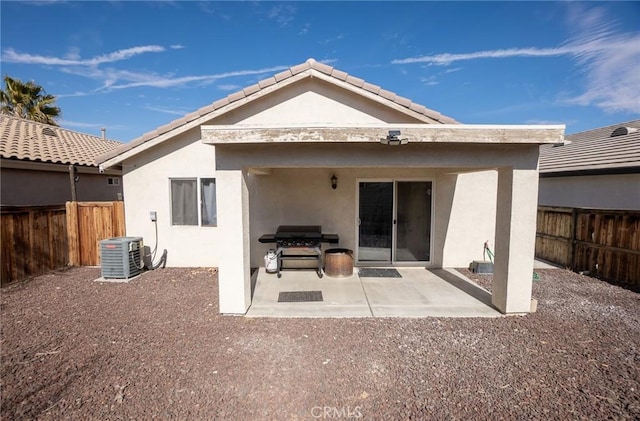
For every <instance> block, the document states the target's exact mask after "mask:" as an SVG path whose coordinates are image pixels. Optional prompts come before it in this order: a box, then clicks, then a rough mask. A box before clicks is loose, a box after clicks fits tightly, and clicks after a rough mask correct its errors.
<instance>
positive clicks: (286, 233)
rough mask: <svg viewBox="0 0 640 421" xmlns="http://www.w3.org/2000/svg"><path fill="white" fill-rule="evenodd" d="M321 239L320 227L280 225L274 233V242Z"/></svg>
mask: <svg viewBox="0 0 640 421" xmlns="http://www.w3.org/2000/svg"><path fill="white" fill-rule="evenodd" d="M321 238H322V227H321V226H320V225H280V226H279V227H278V230H277V231H276V235H275V239H276V240H285V239H309V240H319V239H321Z"/></svg>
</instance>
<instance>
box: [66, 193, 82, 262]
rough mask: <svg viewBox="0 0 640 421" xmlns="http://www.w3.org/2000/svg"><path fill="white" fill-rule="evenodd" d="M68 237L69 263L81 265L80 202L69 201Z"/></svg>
mask: <svg viewBox="0 0 640 421" xmlns="http://www.w3.org/2000/svg"><path fill="white" fill-rule="evenodd" d="M66 206H67V237H68V241H69V264H70V265H71V266H79V265H80V237H79V235H78V230H79V227H78V202H67V205H66Z"/></svg>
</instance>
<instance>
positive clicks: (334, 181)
mask: <svg viewBox="0 0 640 421" xmlns="http://www.w3.org/2000/svg"><path fill="white" fill-rule="evenodd" d="M331 188H332V189H334V190H335V189H336V188H338V177H336V175H335V174H333V175H332V176H331Z"/></svg>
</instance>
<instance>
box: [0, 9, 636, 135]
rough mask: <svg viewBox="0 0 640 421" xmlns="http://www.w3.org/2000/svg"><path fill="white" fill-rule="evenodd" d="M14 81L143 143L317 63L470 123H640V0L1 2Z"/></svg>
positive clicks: (7, 67) (71, 124) (85, 128)
mask: <svg viewBox="0 0 640 421" xmlns="http://www.w3.org/2000/svg"><path fill="white" fill-rule="evenodd" d="M0 8H1V9H0V13H1V27H2V28H1V36H2V38H1V40H0V41H1V43H0V46H1V66H2V69H1V70H2V75H3V76H4V75H9V76H11V77H13V78H18V79H21V80H23V81H25V82H26V81H28V80H33V81H35V82H36V83H37V84H39V85H41V86H43V87H44V88H45V90H46V91H47V93H50V94H52V95H55V96H56V97H57V98H58V101H57V104H58V105H59V106H60V107H61V108H62V112H63V116H62V117H63V118H62V119H61V120H60V125H61V126H62V127H65V128H68V129H71V130H76V131H79V132H83V133H89V134H95V135H100V128H101V127H106V128H107V136H108V137H109V138H111V139H115V140H119V141H122V142H129V141H131V140H133V139H135V138H137V137H139V136H141V135H143V134H144V133H146V132H149V131H152V130H154V129H155V128H157V127H159V126H162V125H164V124H167V123H169V122H171V121H173V120H175V119H177V118H180V117H181V116H183V115H185V114H188V113H190V112H192V111H195V110H197V109H198V108H201V107H203V106H205V105H208V104H210V103H211V102H214V101H215V100H217V99H220V98H222V97H224V96H226V95H228V94H230V93H232V92H234V91H236V90H239V89H241V88H243V87H245V86H248V85H252V84H254V83H256V82H258V81H260V80H262V79H265V78H266V77H269V76H271V75H273V74H275V73H277V72H280V71H281V70H283V69H285V68H287V67H290V66H293V65H296V64H299V63H302V62H304V61H306V60H307V59H308V58H310V57H312V58H315V59H316V60H318V61H322V62H324V63H327V64H329V65H331V66H333V67H336V68H338V69H340V70H343V71H345V72H347V73H349V74H351V75H354V76H357V77H359V78H362V79H364V80H366V81H367V82H370V83H373V84H376V85H379V86H381V87H382V88H384V89H387V90H390V91H393V92H395V93H397V94H398V95H401V96H404V97H407V98H409V99H411V100H412V101H414V102H417V103H419V104H422V105H424V106H426V107H428V108H431V109H434V110H437V111H439V112H441V113H442V114H445V115H448V116H450V117H453V118H455V119H456V120H458V121H460V122H462V123H468V124H566V126H567V133H575V132H579V131H583V130H588V129H592V128H597V127H602V126H606V125H611V124H616V123H620V122H624V121H628V120H632V119H636V118H640V2H603V3H600V2H338V1H335V2H183V1H173V2H128V1H120V2H118V1H109V2H73V1H68V2H66V1H33V2H25V1H21V2H11V1H2V2H1V3H0Z"/></svg>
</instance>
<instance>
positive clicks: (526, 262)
mask: <svg viewBox="0 0 640 421" xmlns="http://www.w3.org/2000/svg"><path fill="white" fill-rule="evenodd" d="M537 200H538V171H537V169H533V170H532V169H524V170H520V169H511V168H500V169H499V170H498V194H497V208H496V246H495V265H494V275H493V294H492V297H491V302H492V304H493V305H494V306H495V307H496V308H497V309H498V310H500V311H501V312H503V313H528V312H530V310H531V286H532V285H531V284H532V278H533V260H534V254H535V239H536V211H537Z"/></svg>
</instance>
